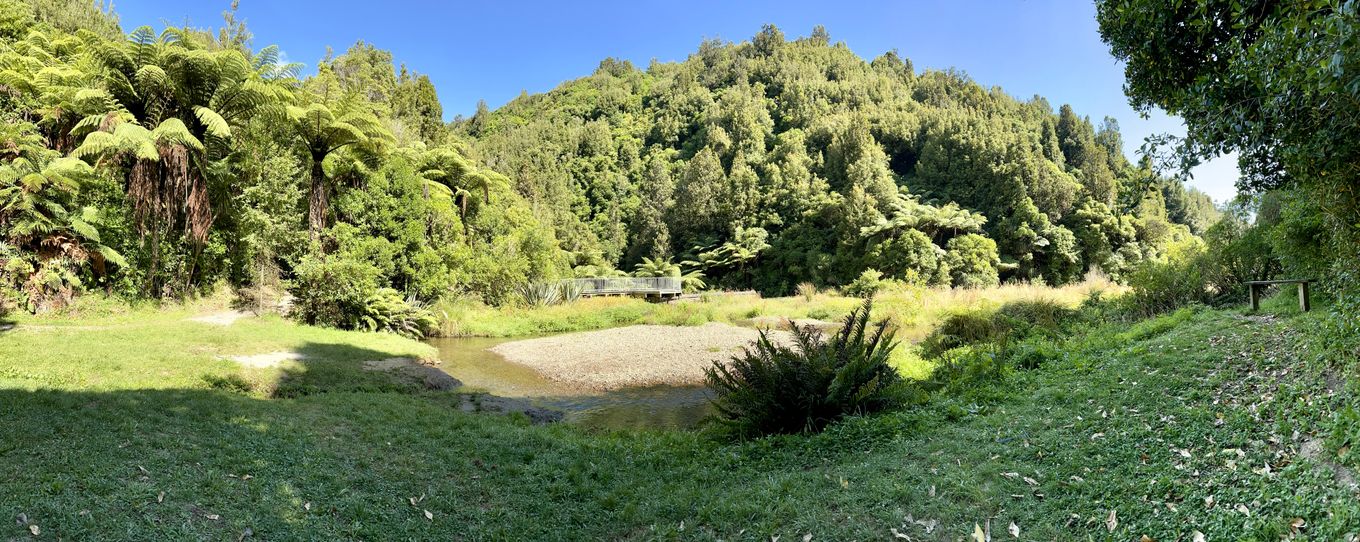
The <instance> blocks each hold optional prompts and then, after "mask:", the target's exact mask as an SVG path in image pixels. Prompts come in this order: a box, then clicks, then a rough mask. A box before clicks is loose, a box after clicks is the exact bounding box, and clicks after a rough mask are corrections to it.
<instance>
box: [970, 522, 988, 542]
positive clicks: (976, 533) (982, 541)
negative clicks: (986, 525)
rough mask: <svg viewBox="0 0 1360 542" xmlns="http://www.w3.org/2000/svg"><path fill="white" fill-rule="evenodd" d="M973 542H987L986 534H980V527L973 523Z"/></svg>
mask: <svg viewBox="0 0 1360 542" xmlns="http://www.w3.org/2000/svg"><path fill="white" fill-rule="evenodd" d="M973 542H987V533H984V532H982V526H981V525H978V524H977V523H973Z"/></svg>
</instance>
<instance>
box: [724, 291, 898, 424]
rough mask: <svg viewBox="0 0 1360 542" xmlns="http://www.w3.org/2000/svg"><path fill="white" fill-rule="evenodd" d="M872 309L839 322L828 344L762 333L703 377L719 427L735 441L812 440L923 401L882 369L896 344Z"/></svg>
mask: <svg viewBox="0 0 1360 542" xmlns="http://www.w3.org/2000/svg"><path fill="white" fill-rule="evenodd" d="M870 311H871V302H868V301H866V302H865V303H864V305H862V306H861V307H860V308H858V309H856V310H854V311H852V312H851V313H850V314H849V315H847V316H846V317H845V322H844V325H843V326H842V327H841V329H840V331H838V332H836V334H835V335H833V336H832V337H831V338H830V339H829V340H827V339H824V338H823V336H822V333H821V331H820V330H818V329H817V328H815V327H812V326H807V327H802V326H794V327H793V344H792V345H791V346H785V345H782V344H778V343H776V342H774V341H772V340H771V339H770V337H769V335H768V333H767V332H765V331H762V332H761V334H760V338H759V339H758V340H757V341H756V342H755V343H754V344H753V345H751V346H750V347H748V348H747V349H746V350H745V352H744V353H743V354H742V355H739V356H735V357H733V358H732V360H731V362H730V363H729V364H722V363H714V365H713V367H710V368H709V369H707V370H706V373H707V380H708V385H709V387H710V388H712V389H713V391H714V393H715V394H716V397H715V399H714V406H715V407H716V409H717V415H716V416H717V419H718V420H719V421H720V422H722V423H723V424H724V425H726V426H728V427H729V428H731V429H732V430H734V432H735V433H737V434H738V435H740V436H753V435H768V434H776V433H799V432H815V431H820V430H821V429H822V428H824V427H826V426H827V424H829V423H831V422H833V421H836V420H838V419H840V418H843V417H845V416H849V415H855V414H865V413H870V412H876V411H881V410H885V409H889V408H893V407H896V406H900V405H903V404H907V403H910V402H913V400H923V398H924V395H923V392H921V391H920V390H919V389H918V388H916V387H915V386H914V385H913V384H912V383H911V382H909V381H907V380H904V379H903V378H902V377H901V376H900V375H899V374H898V373H897V371H896V370H895V369H893V368H892V366H890V365H889V364H888V358H889V355H890V354H891V353H892V351H893V348H895V347H896V346H897V343H895V342H894V341H893V333H892V332H891V331H889V330H888V328H887V322H886V321H884V322H879V323H877V324H870V323H869V313H870Z"/></svg>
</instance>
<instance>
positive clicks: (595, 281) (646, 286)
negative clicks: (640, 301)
mask: <svg viewBox="0 0 1360 542" xmlns="http://www.w3.org/2000/svg"><path fill="white" fill-rule="evenodd" d="M562 286H563V287H566V288H575V289H576V290H577V291H578V292H580V293H581V297H595V296H611V295H612V296H633V297H646V298H650V299H657V300H662V299H672V298H676V297H680V294H682V293H683V290H682V288H681V287H680V277H599V278H583V279H565V280H563V281H562Z"/></svg>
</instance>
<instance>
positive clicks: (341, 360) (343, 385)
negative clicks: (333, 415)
mask: <svg viewBox="0 0 1360 542" xmlns="http://www.w3.org/2000/svg"><path fill="white" fill-rule="evenodd" d="M294 352H296V353H297V354H299V355H300V356H301V358H302V359H300V360H299V363H296V364H290V365H288V366H286V367H285V368H284V369H283V371H282V373H281V374H280V375H279V378H278V380H277V381H275V382H274V383H273V385H272V386H270V387H269V389H271V390H272V392H271V393H270V396H271V397H275V398H286V397H302V396H306V395H314V394H318V393H331V392H370V393H371V392H397V393H413V392H416V391H420V390H421V389H423V388H424V386H423V385H422V384H421V383H420V382H419V381H418V380H416V379H413V378H409V377H407V376H406V375H403V374H400V373H398V372H394V371H379V370H366V369H365V367H364V364H365V362H374V361H380V360H384V359H390V358H392V357H393V356H394V355H393V354H392V353H390V352H383V351H380V350H373V349H370V348H361V347H357V346H353V345H348V344H340V343H307V344H305V345H303V346H302V347H301V348H298V349H296V350H294Z"/></svg>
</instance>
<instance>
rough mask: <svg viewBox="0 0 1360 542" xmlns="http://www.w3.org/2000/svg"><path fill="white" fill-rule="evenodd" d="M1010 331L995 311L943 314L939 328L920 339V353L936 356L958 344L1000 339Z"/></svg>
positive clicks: (992, 341)
mask: <svg viewBox="0 0 1360 542" xmlns="http://www.w3.org/2000/svg"><path fill="white" fill-rule="evenodd" d="M1009 332H1010V328H1009V327H1008V326H1007V325H1006V324H1005V323H1004V321H1002V320H1000V319H998V318H996V317H995V314H994V313H987V312H983V311H965V312H958V313H954V314H951V315H949V316H946V317H945V318H944V320H943V321H941V322H940V325H939V327H937V328H935V330H934V331H932V332H931V333H930V335H928V336H927V337H926V338H925V340H924V341H922V342H921V355H922V356H924V357H927V358H934V357H938V356H940V355H941V354H944V353H945V352H947V351H949V350H953V349H955V348H958V347H960V346H965V345H970V344H979V343H994V342H1001V341H1002V339H1003V338H1004V337H1005V336H1006V334H1007V333H1009Z"/></svg>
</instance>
